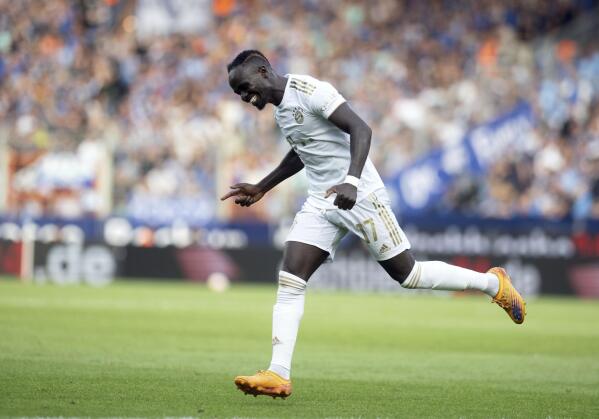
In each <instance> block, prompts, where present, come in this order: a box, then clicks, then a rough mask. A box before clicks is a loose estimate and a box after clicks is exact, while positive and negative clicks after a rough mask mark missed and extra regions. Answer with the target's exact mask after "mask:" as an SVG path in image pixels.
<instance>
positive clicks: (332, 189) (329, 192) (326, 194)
mask: <svg viewBox="0 0 599 419" xmlns="http://www.w3.org/2000/svg"><path fill="white" fill-rule="evenodd" d="M334 193H337V191H336V190H335V187H334V186H332V187H330V188H329V189H327V191H326V192H325V194H324V197H325V198H328V197H329V196H331V195H333V194H334Z"/></svg>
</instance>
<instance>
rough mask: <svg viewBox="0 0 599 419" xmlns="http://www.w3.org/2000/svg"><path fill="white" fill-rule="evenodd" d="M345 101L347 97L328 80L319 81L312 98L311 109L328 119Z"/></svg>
mask: <svg viewBox="0 0 599 419" xmlns="http://www.w3.org/2000/svg"><path fill="white" fill-rule="evenodd" d="M344 102H345V98H344V97H343V96H341V94H340V93H339V92H338V91H337V89H335V88H334V87H333V85H331V84H330V83H327V82H321V83H319V85H318V87H317V88H316V90H315V91H314V94H313V95H312V98H311V108H312V109H311V110H312V112H314V113H316V114H317V115H321V116H323V117H324V118H326V119H328V118H329V116H331V114H332V113H333V112H335V109H337V108H338V107H339V105H341V104H342V103H344Z"/></svg>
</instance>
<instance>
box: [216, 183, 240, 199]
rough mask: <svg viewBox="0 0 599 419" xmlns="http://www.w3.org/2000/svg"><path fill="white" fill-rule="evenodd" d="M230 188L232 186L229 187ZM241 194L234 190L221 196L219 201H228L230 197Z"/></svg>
mask: <svg viewBox="0 0 599 419" xmlns="http://www.w3.org/2000/svg"><path fill="white" fill-rule="evenodd" d="M231 188H232V186H231ZM240 193H241V191H240V190H239V189H234V190H232V191H229V192H227V193H226V194H224V195H223V196H221V198H220V200H221V201H224V200H225V199H229V198H231V197H232V196H236V195H239V194H240Z"/></svg>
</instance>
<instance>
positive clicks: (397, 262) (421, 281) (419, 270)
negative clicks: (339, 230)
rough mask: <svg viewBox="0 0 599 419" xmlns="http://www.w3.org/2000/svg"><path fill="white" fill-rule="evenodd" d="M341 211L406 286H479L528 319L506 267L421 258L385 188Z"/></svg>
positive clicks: (515, 314)
mask: <svg viewBox="0 0 599 419" xmlns="http://www.w3.org/2000/svg"><path fill="white" fill-rule="evenodd" d="M338 214H339V216H340V217H342V218H343V220H344V222H345V224H344V225H346V226H347V227H348V228H350V229H351V231H352V232H354V233H355V234H357V235H358V236H359V237H361V238H362V239H363V240H364V242H365V243H366V245H367V246H368V248H369V249H370V251H371V253H372V254H373V256H374V257H375V258H376V260H377V261H378V262H379V263H380V264H381V266H382V267H383V268H384V269H385V270H386V271H387V272H388V273H389V275H390V276H391V277H392V278H393V279H395V280H397V281H398V282H399V283H400V284H401V286H402V287H404V288H424V289H434V290H462V291H463V290H479V291H482V292H484V293H486V294H488V295H489V296H491V297H493V301H494V302H496V303H498V304H499V305H500V306H501V307H503V308H504V309H505V310H506V311H507V312H508V314H509V315H510V317H511V318H512V320H514V322H516V323H522V321H524V316H525V315H526V310H525V304H524V300H523V299H522V297H521V296H520V294H518V292H517V291H516V290H515V289H514V288H513V286H512V285H511V281H510V279H509V276H508V275H507V273H505V271H504V270H503V269H501V268H494V269H491V270H490V271H489V272H487V273H480V272H476V271H473V270H470V269H465V268H461V267H459V266H454V265H450V264H448V263H445V262H438V261H431V262H417V261H416V260H415V259H414V257H413V256H412V253H411V252H410V247H411V246H410V243H409V241H408V238H407V237H406V235H405V233H404V232H403V231H402V229H401V228H400V227H399V224H398V223H397V219H396V218H395V215H394V214H393V211H392V210H391V206H390V201H389V198H388V196H387V194H386V192H385V191H384V190H378V191H376V192H374V193H372V194H370V195H369V196H368V197H367V199H364V200H362V201H361V202H359V203H358V204H356V206H354V208H353V209H352V210H351V211H346V212H338Z"/></svg>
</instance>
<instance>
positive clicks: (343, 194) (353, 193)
mask: <svg viewBox="0 0 599 419" xmlns="http://www.w3.org/2000/svg"><path fill="white" fill-rule="evenodd" d="M332 194H337V197H336V198H335V201H334V202H333V205H336V206H337V207H339V209H342V210H350V209H352V208H353V207H354V205H355V204H356V199H357V198H358V188H356V187H355V186H354V185H352V184H351V183H341V184H340V185H335V186H332V187H330V188H329V189H328V190H327V192H326V194H325V195H324V197H325V198H328V197H329V196H331V195H332Z"/></svg>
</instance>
